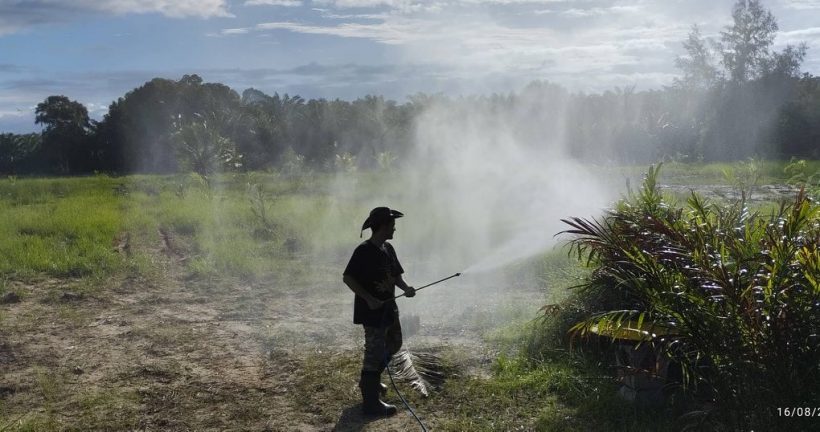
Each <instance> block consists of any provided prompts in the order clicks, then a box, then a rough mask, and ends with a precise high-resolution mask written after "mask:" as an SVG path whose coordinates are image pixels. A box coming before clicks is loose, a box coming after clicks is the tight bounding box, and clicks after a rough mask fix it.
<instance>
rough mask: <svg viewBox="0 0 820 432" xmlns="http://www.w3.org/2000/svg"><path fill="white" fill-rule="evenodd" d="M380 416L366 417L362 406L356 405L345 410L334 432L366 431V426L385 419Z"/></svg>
mask: <svg viewBox="0 0 820 432" xmlns="http://www.w3.org/2000/svg"><path fill="white" fill-rule="evenodd" d="M383 418H384V417H379V416H366V415H364V414H362V404H360V403H359V404H356V405H353V406H351V407H347V408H345V410H344V411H342V415H341V416H340V417H339V421H337V422H336V426H334V427H333V431H334V432H359V431H361V430H362V429H364V426H365V425H366V424H368V423H370V422H373V421H376V420H379V419H383Z"/></svg>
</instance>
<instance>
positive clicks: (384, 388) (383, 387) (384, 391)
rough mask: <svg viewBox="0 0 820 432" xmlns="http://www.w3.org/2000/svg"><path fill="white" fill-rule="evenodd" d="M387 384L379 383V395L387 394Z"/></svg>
mask: <svg viewBox="0 0 820 432" xmlns="http://www.w3.org/2000/svg"><path fill="white" fill-rule="evenodd" d="M387 389H388V387H387V385H386V384H385V383H381V382H380V383H379V395H380V396H387Z"/></svg>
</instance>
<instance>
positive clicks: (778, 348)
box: [564, 167, 820, 429]
mask: <svg viewBox="0 0 820 432" xmlns="http://www.w3.org/2000/svg"><path fill="white" fill-rule="evenodd" d="M659 169H660V167H658V168H650V170H649V172H648V174H647V175H646V177H645V181H644V184H643V186H642V188H641V190H640V191H639V192H638V193H634V194H633V193H630V194H629V195H628V196H627V197H625V198H624V199H622V200H621V201H620V202H618V203H617V205H616V206H615V208H614V209H613V210H610V211H608V212H607V213H606V215H605V216H604V217H602V218H601V219H600V220H595V219H593V220H588V219H581V218H572V219H570V220H565V221H564V222H565V223H567V224H568V225H569V226H570V227H571V228H570V229H568V230H567V231H564V233H568V234H571V235H573V236H574V237H573V238H572V239H571V240H570V241H569V244H570V247H571V251H572V252H571V253H573V254H575V255H576V256H577V257H578V258H579V259H581V260H585V261H587V262H588V263H589V264H590V265H591V266H592V268H593V271H592V273H591V275H590V276H589V278H588V279H587V280H586V281H585V283H584V285H582V286H581V287H580V288H581V289H582V290H585V291H586V292H588V293H594V294H596V295H593V296H590V298H597V299H599V300H598V301H597V304H599V305H606V308H605V309H603V310H598V311H596V313H593V314H592V315H591V316H588V317H587V318H586V319H585V320H583V321H581V322H580V323H578V324H576V325H575V326H574V327H572V329H571V333H572V334H573V335H574V336H585V335H587V334H589V333H590V331H591V330H593V328H596V329H598V330H600V329H609V330H611V331H612V332H618V331H620V330H621V329H624V328H626V327H627V325H628V324H634V323H635V322H637V327H638V328H649V329H653V328H655V329H658V330H659V331H657V332H653V330H649V331H648V332H646V333H647V334H646V336H647V337H648V339H649V342H648V343H651V344H652V345H653V347H654V348H655V349H657V350H660V351H661V352H663V353H665V354H667V355H669V356H670V357H671V358H672V359H673V360H675V361H677V362H679V363H680V365H681V367H682V369H683V372H684V373H683V382H682V384H683V385H684V389H686V390H687V391H688V392H690V394H694V391H695V390H697V394H698V395H699V397H701V398H705V399H706V400H705V401H704V402H707V403H706V404H704V405H703V406H705V407H710V408H708V409H704V410H702V411H701V412H702V413H703V416H701V420H703V419H705V418H708V419H712V420H715V421H716V422H717V423H719V424H722V425H723V426H726V427H729V428H733V429H734V428H740V429H751V428H755V429H760V428H768V427H774V425H775V424H778V425H779V427H783V426H785V425H786V424H787V423H788V422H795V424H800V423H799V422H801V421H806V420H807V419H805V418H804V419H798V418H783V417H780V418H778V412H777V407H796V406H805V405H812V404H813V403H814V404H816V401H817V400H820V399H818V398H820V338H818V329H820V217H819V215H820V208H819V207H818V205H816V204H815V203H813V202H811V200H810V199H809V198H807V196H806V195H805V193H803V192H802V191H801V192H800V193H799V194H798V195H797V196H796V198H795V199H794V201H793V202H790V203H783V204H782V205H780V207H779V209H778V210H777V211H775V212H774V213H773V214H771V215H769V216H765V217H764V216H761V215H760V214H757V213H753V212H750V211H749V210H748V208H747V207H746V206H745V202H744V200H743V199H741V200H738V201H736V202H732V203H728V204H717V203H710V202H708V201H706V200H704V199H703V198H701V197H699V196H698V195H697V194H695V193H694V192H693V193H692V195H691V196H690V198H689V199H688V202H687V203H686V205H685V206H677V205H676V204H675V203H670V202H667V201H666V200H665V198H664V197H663V196H662V195H661V193H660V192H659V190H658V188H657V187H656V179H657V176H658V172H659ZM601 298H604V299H607V300H606V301H601V300H600V299H601ZM661 329H672V332H671V333H673V335H662V333H664V332H663V331H660V330H661ZM653 333H657V334H653ZM813 420H816V419H813Z"/></svg>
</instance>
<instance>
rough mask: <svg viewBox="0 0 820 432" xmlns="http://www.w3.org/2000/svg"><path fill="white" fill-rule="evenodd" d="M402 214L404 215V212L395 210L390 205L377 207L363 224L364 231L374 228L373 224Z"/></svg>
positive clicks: (378, 223) (396, 217) (379, 223)
mask: <svg viewBox="0 0 820 432" xmlns="http://www.w3.org/2000/svg"><path fill="white" fill-rule="evenodd" d="M402 216H404V213H402V212H400V211H398V210H393V209H391V208H389V207H376V208H374V209H373V210H371V211H370V215H369V216H368V217H367V219H365V221H364V223H363V224H362V231H364V230H366V229H368V228H373V226H376V225H381V224H382V222H385V221H388V220H390V219H398V218H400V217H402Z"/></svg>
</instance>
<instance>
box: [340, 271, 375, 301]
mask: <svg viewBox="0 0 820 432" xmlns="http://www.w3.org/2000/svg"><path fill="white" fill-rule="evenodd" d="M342 280H343V281H344V283H345V285H347V287H348V288H350V290H351V291H353V292H354V293H356V295H357V296H359V297H361V298H363V299H364V301H366V302H367V307H369V308H370V309H378V308H380V307H381V306H382V304H384V302H383V301H381V300H379V299H377V298H376V297H373V295H371V294H370V293H369V292H367V290H366V289H364V287H363V286H362V285H361V284H360V283H359V282H358V281H357V280H356V279H355V278H354V277H353V276H350V275H344V277H343V278H342Z"/></svg>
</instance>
